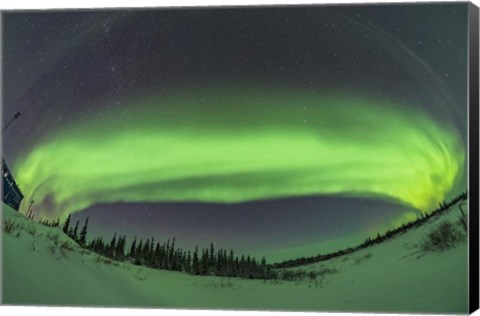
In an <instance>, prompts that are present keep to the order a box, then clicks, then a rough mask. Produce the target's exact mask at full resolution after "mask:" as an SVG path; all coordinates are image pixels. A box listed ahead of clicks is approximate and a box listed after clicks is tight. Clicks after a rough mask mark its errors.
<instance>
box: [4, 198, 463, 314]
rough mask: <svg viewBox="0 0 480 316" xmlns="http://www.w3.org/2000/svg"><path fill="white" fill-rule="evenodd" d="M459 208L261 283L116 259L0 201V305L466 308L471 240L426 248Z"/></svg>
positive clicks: (444, 310)
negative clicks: (285, 277)
mask: <svg viewBox="0 0 480 316" xmlns="http://www.w3.org/2000/svg"><path fill="white" fill-rule="evenodd" d="M457 209H458V208H457V206H454V207H452V209H451V210H448V211H447V212H444V213H442V214H440V215H438V216H436V217H433V218H431V219H430V220H429V221H428V222H427V223H425V224H424V225H422V226H420V227H418V228H414V229H411V230H409V231H408V232H406V233H404V234H402V235H400V236H397V237H395V238H393V239H391V240H387V241H385V242H383V243H381V244H378V245H374V246H371V247H369V248H367V249H362V250H359V251H357V252H355V253H352V254H350V255H345V256H342V257H338V258H335V259H331V260H328V261H324V262H319V263H316V264H311V265H306V266H301V267H296V268H291V269H288V270H285V271H290V272H292V273H295V271H298V270H302V271H303V272H305V273H306V277H305V278H302V279H296V280H293V281H286V280H268V281H263V280H244V279H238V278H225V277H213V276H208V277H207V276H192V275H188V274H185V273H180V272H171V271H164V270H153V269H149V268H145V267H140V266H135V265H132V264H129V263H121V262H116V261H112V260H110V259H107V258H104V257H101V256H99V255H97V254H95V253H92V252H90V251H88V250H85V249H83V248H81V247H80V246H78V245H77V244H76V243H74V242H73V241H72V240H70V239H69V238H68V237H67V236H65V235H64V234H63V233H62V231H61V230H60V229H59V228H49V227H45V226H43V225H40V224H38V223H36V222H32V221H30V220H28V219H26V218H25V217H24V216H23V215H21V214H18V213H17V212H15V211H14V210H12V209H10V208H8V207H7V206H5V205H3V206H2V216H3V219H2V246H3V248H2V252H3V253H2V255H3V257H2V258H3V259H2V270H3V271H2V272H3V277H2V278H3V281H2V284H3V288H2V303H3V304H9V305H69V306H76V305H82V306H85V305H88V306H135V307H164V308H174V307H178V308H182V307H184V308H222V309H244V310H245V309H255V310H303V311H371V312H418V313H422V312H429V313H456V314H458V313H466V312H467V306H468V302H467V297H468V289H467V287H468V273H467V271H468V270H467V264H468V260H467V256H468V250H467V241H462V242H460V243H459V244H457V245H456V246H455V247H453V248H450V249H447V250H444V251H438V252H436V251H424V250H422V248H421V244H422V242H423V241H424V240H425V238H426V236H427V234H428V233H429V232H431V231H432V230H434V229H435V228H436V227H438V226H439V224H440V223H441V222H444V221H450V222H452V223H457V221H458V216H459V214H460V213H459V212H458V210H457ZM455 225H457V224H455ZM311 271H313V273H311V274H309V272H311ZM282 272H283V273H285V272H284V271H282Z"/></svg>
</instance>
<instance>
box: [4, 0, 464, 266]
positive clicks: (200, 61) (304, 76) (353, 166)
mask: <svg viewBox="0 0 480 316" xmlns="http://www.w3.org/2000/svg"><path fill="white" fill-rule="evenodd" d="M466 13H467V6H466V4H448V5H438V4H437V5H397V6H388V7H387V6H343V7H327V6H316V7H303V8H302V7H284V8H281V7H270V8H268V7H265V8H235V9H233V8H232V9H196V10H179V9H175V10H173V9H169V10H165V9H164V10H150V11H146V10H132V11H129V10H113V11H96V12H93V11H91V12H90V11H85V12H49V13H45V12H43V13H39V12H30V13H29V12H23V13H20V12H18V13H16V12H11V13H5V14H4V15H3V32H4V42H3V56H4V64H3V66H4V68H3V71H4V73H3V76H4V77H3V116H4V122H5V120H7V119H9V118H10V117H11V116H13V114H14V113H15V112H16V111H21V112H22V114H23V115H22V118H21V119H20V120H19V121H17V122H15V124H14V125H12V126H11V128H10V129H9V130H8V131H7V132H6V134H5V135H3V155H4V156H5V158H6V159H7V162H9V164H10V165H11V167H12V168H13V172H14V176H15V177H16V179H17V181H18V182H19V184H20V187H21V188H22V191H23V192H24V193H25V195H26V199H25V203H23V206H22V211H25V209H26V207H28V202H29V201H30V200H32V199H33V200H35V204H34V209H35V211H36V212H37V214H39V215H41V216H50V217H52V218H56V217H58V216H61V217H64V216H65V215H66V214H67V213H69V212H75V214H74V218H75V219H81V220H82V219H84V218H85V217H86V216H89V217H90V219H91V227H90V232H91V233H92V234H103V235H105V236H111V234H112V233H113V232H114V231H118V232H122V233H126V234H128V235H129V236H133V235H138V236H142V237H151V236H154V237H155V238H156V239H157V240H161V239H166V238H169V237H172V236H176V238H177V241H178V243H179V244H180V245H181V246H184V247H193V246H194V245H195V244H197V243H198V244H200V245H207V244H208V243H209V242H210V241H213V242H216V243H217V246H219V247H228V248H230V247H233V248H234V249H236V250H237V251H239V252H246V253H250V254H266V255H267V258H269V259H271V260H275V259H281V258H286V257H294V256H298V255H310V254H316V253H319V252H322V251H327V250H333V249H336V248H337V247H342V246H346V245H350V244H352V243H355V242H358V241H360V240H363V239H364V238H365V237H366V236H368V235H369V234H374V233H376V232H378V231H381V230H384V229H387V228H390V227H392V226H394V225H396V224H398V223H401V222H402V221H405V220H408V219H410V218H412V217H415V216H416V214H417V212H422V211H428V210H430V209H431V208H432V207H435V206H436V205H437V204H438V202H439V201H441V200H443V199H445V198H448V197H449V196H451V195H452V194H457V193H458V192H459V191H462V190H464V189H465V186H466V185H465V174H466V170H465V169H466V167H465V166H466V162H465V143H466V129H467V127H466V124H467V120H466V117H467V107H466V104H467V100H466V75H467V68H466V67H467V55H466V48H467V32H466V31H467V23H466Z"/></svg>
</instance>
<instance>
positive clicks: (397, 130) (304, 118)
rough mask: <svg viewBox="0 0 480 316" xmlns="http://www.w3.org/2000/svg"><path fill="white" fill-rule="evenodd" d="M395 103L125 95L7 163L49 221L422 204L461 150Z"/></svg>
mask: <svg viewBox="0 0 480 316" xmlns="http://www.w3.org/2000/svg"><path fill="white" fill-rule="evenodd" d="M394 105H395V104H394V102H393V101H391V100H380V99H374V98H371V97H365V96H358V95H355V94H353V93H352V94H351V95H346V94H343V95H341V94H333V93H332V94H327V95H325V94H314V93H312V94H309V95H307V94H298V93H297V94H295V93H290V94H289V93H288V92H279V91H273V92H272V91H270V92H268V93H267V92H265V91H263V92H260V91H258V90H255V89H250V90H248V89H242V90H240V89H239V88H238V89H237V90H235V89H233V90H231V91H229V92H221V93H219V92H213V93H212V91H210V93H208V92H205V91H204V92H201V90H198V91H197V90H195V91H189V95H188V96H187V97H186V96H184V95H181V94H178V95H174V94H172V95H170V96H168V97H165V96H163V97H160V96H156V97H150V98H143V99H136V100H135V99H131V100H129V101H127V106H126V107H123V108H122V109H119V110H117V111H115V112H114V113H109V114H104V115H100V114H97V115H92V117H86V118H85V119H83V120H80V121H78V122H76V123H74V124H71V125H69V126H63V127H60V128H58V129H57V130H56V131H52V133H50V134H49V135H45V136H46V137H43V138H42V140H41V141H39V142H38V145H37V146H36V147H35V148H33V150H31V152H30V153H29V154H28V155H26V156H25V159H24V160H21V161H18V163H17V164H15V166H14V169H15V171H16V175H17V179H18V182H19V183H20V185H21V186H22V190H23V191H24V193H25V194H26V199H25V200H24V201H30V200H31V199H33V200H35V205H36V211H37V214H38V213H39V212H40V213H41V214H42V215H46V216H48V217H55V216H64V215H65V214H66V213H69V212H74V211H80V210H82V209H85V208H87V207H89V206H91V205H93V204H96V203H109V202H120V201H124V202H162V201H170V202H171V201H190V202H191V201H199V202H218V203H233V202H243V201H252V200H259V199H271V198H281V197H293V196H307V195H326V194H340V195H348V196H372V197H379V198H382V199H388V200H394V201H396V202H398V203H399V204H402V205H408V206H410V207H413V208H415V209H417V210H420V211H427V210H429V209H430V208H432V207H434V206H436V205H437V203H438V202H439V201H442V200H444V199H445V197H446V195H447V194H448V193H449V192H450V191H451V190H452V189H453V188H454V186H455V183H456V181H458V180H459V178H461V177H462V175H463V171H464V170H463V168H464V159H465V157H464V156H465V153H464V146H463V143H462V141H461V139H460V137H459V135H458V133H456V132H455V130H454V129H453V128H449V127H448V126H446V124H438V123H436V122H435V121H434V120H432V119H431V118H430V117H429V116H428V115H426V113H424V112H423V111H421V110H420V109H419V108H418V107H410V108H409V110H408V111H407V110H405V109H401V108H400V107H399V106H398V105H396V106H394ZM27 207H28V203H26V202H25V203H23V205H22V209H23V211H25V209H26V208H27Z"/></svg>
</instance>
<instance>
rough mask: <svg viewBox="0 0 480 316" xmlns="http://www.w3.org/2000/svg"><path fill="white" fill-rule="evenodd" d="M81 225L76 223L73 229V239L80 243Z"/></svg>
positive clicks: (78, 222)
mask: <svg viewBox="0 0 480 316" xmlns="http://www.w3.org/2000/svg"><path fill="white" fill-rule="evenodd" d="M79 224H80V221H77V222H76V223H75V228H74V229H73V232H72V236H71V237H72V239H73V240H75V241H78V225H79Z"/></svg>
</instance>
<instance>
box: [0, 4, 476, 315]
mask: <svg viewBox="0 0 480 316" xmlns="http://www.w3.org/2000/svg"><path fill="white" fill-rule="evenodd" d="M382 2H383V3H385V2H390V3H392V2H427V1H409V0H407V1H398V0H390V1H379V0H360V1H359V0H333V1H332V0H307V1H305V0H176V1H175V0H157V1H154V0H81V1H80V0H63V1H59V0H57V1H56V0H40V1H34V0H0V10H11V9H52V8H55V9H61V8H120V7H159V6H208V5H214V6H219V5H222V6H226V5H247V4H249V5H260V4H262V5H272V4H312V3H330V4H331V3H382ZM430 2H431V1H430ZM435 2H448V1H438V0H437V1H435ZM450 2H452V1H450ZM472 2H473V3H474V4H476V5H477V6H480V0H474V1H472ZM477 268H478V267H477ZM85 314H88V315H89V316H100V315H102V316H104V315H115V316H132V315H135V316H137V315H139V316H154V315H155V316H158V315H159V314H161V315H162V316H163V315H166V316H210V315H211V316H300V315H304V316H307V315H322V316H326V315H332V314H333V315H337V314H334V313H330V314H329V313H300V312H295V313H294V312H244V311H218V310H217V311H211V310H203V311H198V310H164V309H162V310H160V309H118V308H117V309H114V308H108V309H106V308H66V307H10V306H6V307H5V306H2V307H0V315H2V316H3V315H35V316H37V315H39V316H43V315H48V316H57V315H58V316H67V315H68V316H80V315H81V316H84V315H85ZM338 315H340V314H338ZM342 315H358V314H350V313H344V314H342ZM363 315H366V316H368V315H387V314H363ZM411 315H416V314H411ZM474 315H476V316H480V312H476V313H475V314H474Z"/></svg>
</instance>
